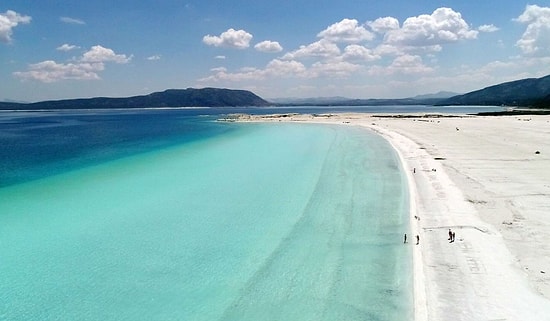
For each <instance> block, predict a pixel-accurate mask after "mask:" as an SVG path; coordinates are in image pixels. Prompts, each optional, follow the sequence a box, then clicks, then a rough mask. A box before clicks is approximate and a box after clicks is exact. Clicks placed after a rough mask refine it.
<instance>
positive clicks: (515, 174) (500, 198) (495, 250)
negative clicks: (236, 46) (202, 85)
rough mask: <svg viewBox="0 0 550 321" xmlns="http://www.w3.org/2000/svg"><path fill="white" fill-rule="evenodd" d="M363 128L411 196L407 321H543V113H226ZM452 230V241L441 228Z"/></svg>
mask: <svg viewBox="0 0 550 321" xmlns="http://www.w3.org/2000/svg"><path fill="white" fill-rule="evenodd" d="M226 120H231V121H277V122H279V121H285V122H297V123H299V122H315V123H330V124H341V125H343V126H363V127H365V128H366V129H368V130H372V131H374V132H376V133H378V134H380V135H381V136H383V137H385V138H386V139H387V140H388V141H389V142H390V144H391V145H392V146H393V147H394V148H395V150H396V151H397V152H398V154H399V157H400V158H401V161H402V164H403V168H404V170H405V171H406V173H407V177H408V182H409V190H410V195H411V196H410V197H411V199H410V204H411V206H410V211H411V213H410V215H411V231H409V233H410V235H419V238H420V244H419V245H415V242H411V243H408V246H413V247H414V248H413V257H414V264H413V266H414V271H413V275H414V305H415V320H417V321H424V320H454V321H457V320H469V321H472V320H495V321H496V320H550V220H549V219H548V218H549V217H550V116H544V115H532V116H530V115H522V116H470V115H450V114H449V115H446V114H443V115H442V114H437V115H425V114H418V115H409V114H407V115H401V116H399V115H383V114H382V115H373V114H362V113H342V114H340V113H337V114H279V115H262V116H251V115H234V116H231V117H229V118H228V119H226ZM449 229H451V231H453V232H455V235H456V238H455V242H450V240H448V235H449V234H448V231H449Z"/></svg>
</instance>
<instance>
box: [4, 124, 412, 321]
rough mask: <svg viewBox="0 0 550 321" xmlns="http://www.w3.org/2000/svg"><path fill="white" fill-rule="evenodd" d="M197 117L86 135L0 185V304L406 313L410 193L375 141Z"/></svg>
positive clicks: (165, 313)
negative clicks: (114, 137) (81, 142)
mask: <svg viewBox="0 0 550 321" xmlns="http://www.w3.org/2000/svg"><path fill="white" fill-rule="evenodd" d="M142 116H143V115H141V116H140V117H142ZM113 117H114V120H113V121H114V122H115V123H117V120H116V117H118V116H116V115H113ZM147 117H149V118H150V117H151V116H150V115H149V116H147ZM147 117H146V118H145V119H148V118H147ZM159 117H162V116H159ZM84 118H86V117H84ZM64 120H67V119H64ZM86 121H89V119H84V122H85V123H86ZM157 121H158V119H157ZM166 121H167V122H168V123H171V122H173V117H171V118H170V120H166ZM180 121H181V122H186V121H189V119H187V118H186V119H181V120H180ZM97 122H98V123H95V124H94V126H106V125H105V124H102V120H101V119H99V120H97ZM63 124H66V123H65V122H64V123H63ZM86 124H89V122H88V123H86ZM118 124H120V123H118ZM144 124H148V122H147V121H144V122H143V123H142V124H141V127H143V126H144ZM194 125H195V126H198V127H197V128H199V127H200V129H201V130H204V132H203V133H204V134H205V135H202V136H201V135H197V136H196V137H190V136H189V135H188V134H189V133H195V132H194V131H193V130H189V132H187V134H181V131H180V130H178V129H176V130H174V131H169V132H168V133H166V132H163V133H164V134H160V135H158V136H159V137H160V139H158V140H155V139H152V137H151V136H149V137H146V139H143V140H140V139H142V138H139V139H137V142H136V139H134V140H132V139H128V141H127V142H123V143H120V144H115V145H114V146H115V147H117V148H119V151H120V150H123V152H115V153H114V154H109V156H108V157H99V158H98V157H97V154H99V155H103V154H101V153H102V148H99V147H98V148H96V149H94V148H88V150H89V151H90V150H91V152H90V153H91V154H93V155H94V156H93V157H92V158H91V160H90V158H89V155H90V154H89V153H81V154H78V155H76V156H71V157H67V158H64V159H63V158H60V159H56V160H54V161H51V162H50V163H48V164H50V165H48V166H50V167H51V166H54V165H55V166H58V164H62V163H63V162H67V159H68V160H69V162H70V163H71V164H77V165H78V166H77V165H74V166H73V167H71V168H70V169H71V170H69V171H58V172H55V173H54V175H44V176H36V177H38V178H34V179H29V180H24V181H20V182H18V183H15V184H10V185H9V186H5V187H3V188H0V200H1V202H0V287H1V288H0V319H5V320H297V321H299V320H410V319H411V316H412V275H411V264H412V261H411V253H410V251H409V249H407V248H408V247H404V246H403V245H402V244H401V237H402V233H403V231H406V230H407V228H408V215H407V213H408V203H407V198H408V195H407V190H406V186H405V184H406V183H405V179H404V177H403V174H402V172H401V170H400V165H399V162H398V159H397V157H396V155H395V153H394V151H393V150H392V149H391V147H390V146H389V144H388V143H387V142H385V141H384V140H382V139H381V138H380V137H378V136H374V135H371V134H368V133H367V132H366V131H364V130H362V129H358V128H348V127H341V126H328V125H306V124H302V125H295V124H201V123H194ZM156 126H160V125H158V124H157V125H154V126H153V127H154V128H156ZM177 126H183V125H182V124H179V125H177ZM84 127H86V126H84ZM112 127H117V126H112ZM118 127H120V126H118ZM160 127H162V126H160ZM210 127H216V128H210ZM109 128H110V127H109ZM133 130H134V131H135V130H136V129H133ZM30 131H31V132H32V130H30ZM128 131H129V132H132V130H128ZM26 133H27V132H26V131H22V132H21V134H22V135H24V134H26ZM43 133H44V132H43ZM45 133H47V131H46V132H45ZM127 135H129V134H127ZM129 136H131V135H129ZM199 136H200V137H199ZM199 138H200V139H199ZM69 145H70V144H69ZM129 146H130V147H131V148H130V147H129ZM83 150H86V148H83ZM82 155H84V156H82ZM113 155H116V156H117V157H114V156H113ZM87 157H88V158H87ZM82 159H84V160H85V161H82V162H81V161H80V160H82ZM98 160H99V161H98ZM51 164H54V165H51ZM36 166H38V165H36ZM36 166H35V167H34V168H41V167H40V166H38V167H36ZM48 166H46V167H45V168H50V167H48ZM55 166H54V167H55ZM21 171H22V172H24V170H21ZM33 177H34V176H33Z"/></svg>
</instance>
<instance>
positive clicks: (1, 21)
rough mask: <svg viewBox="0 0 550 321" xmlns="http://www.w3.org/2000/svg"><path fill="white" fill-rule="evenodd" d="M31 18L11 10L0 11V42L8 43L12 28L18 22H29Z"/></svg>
mask: <svg viewBox="0 0 550 321" xmlns="http://www.w3.org/2000/svg"><path fill="white" fill-rule="evenodd" d="M31 19H32V18H31V17H30V16H24V15H21V14H19V13H17V12H15V11H12V10H8V11H6V12H4V13H0V42H4V43H10V42H11V40H12V38H11V36H12V34H13V28H15V27H17V25H19V24H27V23H30V22H31Z"/></svg>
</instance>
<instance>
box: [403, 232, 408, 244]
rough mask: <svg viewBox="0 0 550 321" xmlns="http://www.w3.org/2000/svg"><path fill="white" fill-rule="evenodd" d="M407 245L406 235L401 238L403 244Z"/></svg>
mask: <svg viewBox="0 0 550 321" xmlns="http://www.w3.org/2000/svg"><path fill="white" fill-rule="evenodd" d="M405 243H407V234H405V235H404V236H403V244H405Z"/></svg>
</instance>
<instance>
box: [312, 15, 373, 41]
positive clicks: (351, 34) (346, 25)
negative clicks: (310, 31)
mask: <svg viewBox="0 0 550 321" xmlns="http://www.w3.org/2000/svg"><path fill="white" fill-rule="evenodd" d="M317 37H320V38H323V39H326V40H329V41H333V42H348V43H355V42H361V41H367V40H372V39H374V34H373V33H372V32H370V31H368V30H367V29H365V27H363V26H361V25H359V22H358V21H357V20H355V19H343V20H342V21H340V22H337V23H334V24H332V25H330V26H329V27H328V28H326V29H325V30H323V31H321V32H320V33H319V34H317Z"/></svg>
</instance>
